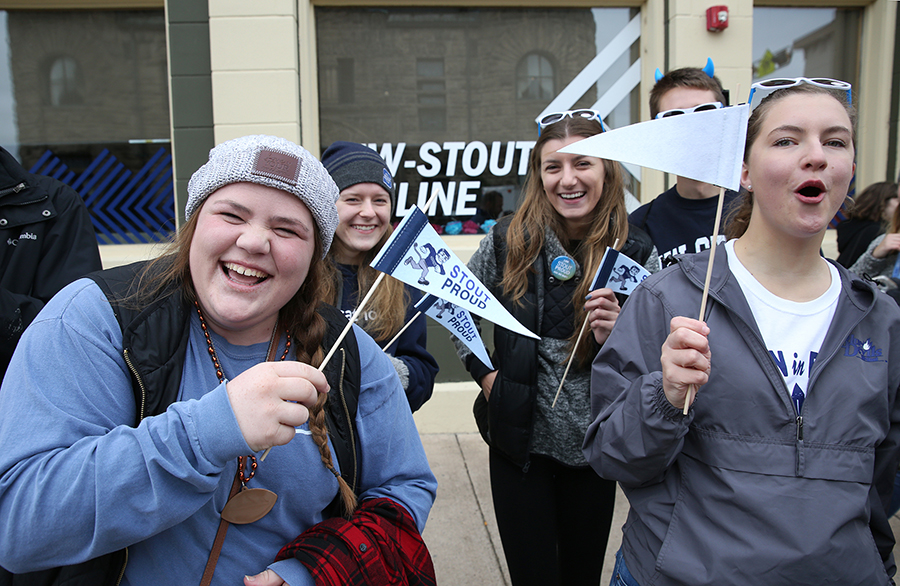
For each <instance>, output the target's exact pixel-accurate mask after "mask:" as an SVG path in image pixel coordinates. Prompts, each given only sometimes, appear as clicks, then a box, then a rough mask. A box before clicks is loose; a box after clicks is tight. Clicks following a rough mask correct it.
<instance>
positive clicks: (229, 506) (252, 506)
mask: <svg viewBox="0 0 900 586" xmlns="http://www.w3.org/2000/svg"><path fill="white" fill-rule="evenodd" d="M194 307H195V308H196V309H197V316H198V317H199V318H200V329H201V330H203V336H204V337H205V338H206V345H207V347H208V349H209V356H210V358H212V362H213V366H214V367H215V368H216V377H217V378H218V379H219V382H220V383H224V382H225V373H224V372H223V371H222V365H221V364H220V363H219V356H218V355H217V354H216V349H215V347H214V346H213V342H212V338H211V337H210V335H209V329H208V328H207V326H206V320H205V319H204V318H203V312H202V311H201V310H200V304H199V303H197V302H196V301H194ZM277 333H278V324H277V323H276V324H275V328H274V329H273V330H272V339H271V340H269V350H268V352H267V353H266V361H267V362H268V361H271V360H272V359H273V358H274V355H275V350H276V345H275V343H276V340H277ZM285 336H286V337H287V341H286V342H285V344H284V352H283V353H282V354H281V358H280V360H282V361H283V360H284V359H286V358H287V355H288V352H290V350H291V333H290V332H289V331H287V330H285ZM258 465H259V464H258V462H257V461H256V456H254V455H252V454H251V455H249V456H238V469H237V474H238V477H239V478H240V480H241V491H240V492H239V493H238V494H236V495H234V497H232V498H230V499H229V500H228V502H227V503H226V504H225V508H224V509H222V518H223V519H225V520H226V521H228V522H229V523H235V524H239V525H240V524H246V523H253V522H254V521H258V520H259V519H262V518H263V517H265V516H266V515H267V514H268V513H269V511H271V510H272V507H274V506H275V501H276V500H277V499H278V496H277V495H276V494H275V493H274V492H272V491H271V490H266V489H264V488H247V483H248V482H250V480H251V479H252V478H253V477H254V476H256V468H257V467H258ZM248 466H249V468H250V471H249V472H247V467H248Z"/></svg>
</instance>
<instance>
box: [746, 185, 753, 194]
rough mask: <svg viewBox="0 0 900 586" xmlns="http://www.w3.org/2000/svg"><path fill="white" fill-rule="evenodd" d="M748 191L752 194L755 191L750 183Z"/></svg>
mask: <svg viewBox="0 0 900 586" xmlns="http://www.w3.org/2000/svg"><path fill="white" fill-rule="evenodd" d="M747 191H750V192H752V191H753V186H752V185H750V184H749V183H748V184H747Z"/></svg>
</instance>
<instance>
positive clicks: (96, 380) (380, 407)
mask: <svg viewBox="0 0 900 586" xmlns="http://www.w3.org/2000/svg"><path fill="white" fill-rule="evenodd" d="M354 333H355V334H356V339H357V343H358V345H359V350H360V363H361V372H362V373H363V380H362V381H361V390H360V397H359V408H358V412H357V416H356V423H357V430H358V433H359V442H358V445H359V446H361V452H362V453H361V456H362V478H361V483H360V484H361V487H362V489H363V493H362V495H361V500H362V499H366V498H376V497H388V498H391V499H393V500H394V501H396V502H397V503H399V504H401V505H403V506H404V507H405V508H406V509H407V510H408V511H409V512H410V513H411V514H412V516H413V518H414V519H415V521H416V524H417V526H418V528H419V530H420V531H421V530H422V529H423V528H424V525H425V520H426V519H427V516H428V512H429V510H430V509H431V506H432V504H433V502H434V498H435V493H436V489H437V482H436V480H435V478H434V475H433V474H432V473H431V470H430V469H429V466H428V461H427V459H426V457H425V453H424V450H423V448H422V444H421V441H420V440H419V436H418V433H417V430H416V427H415V424H414V422H413V418H412V415H411V414H410V410H409V406H408V404H407V400H406V396H405V395H404V393H403V389H402V388H401V386H400V382H399V380H398V378H397V374H396V371H395V370H394V367H393V366H392V365H391V363H390V361H389V360H388V358H387V357H386V356H385V354H384V352H382V351H381V350H380V348H378V346H377V345H376V344H375V343H374V342H373V341H372V339H371V338H370V337H369V336H368V335H367V334H365V333H364V332H363V331H362V330H361V329H360V328H358V327H355V326H354ZM211 335H212V337H213V344H214V345H215V348H216V353H217V354H218V356H219V360H220V362H221V364H222V366H223V369H224V372H225V375H226V379H232V378H234V377H235V376H237V375H238V374H239V373H241V372H243V371H244V370H246V369H247V368H249V367H250V366H253V365H254V364H257V363H259V362H261V361H263V360H265V354H266V350H267V346H268V344H267V343H262V344H256V345H252V346H235V345H231V344H229V343H228V342H226V341H225V339H224V338H221V337H220V336H217V335H215V333H213V332H211ZM121 338H122V336H121V329H120V326H119V324H118V322H117V321H116V319H115V316H114V315H113V312H112V309H111V307H110V305H109V303H108V302H107V301H106V299H105V296H104V295H103V293H102V292H101V291H100V289H99V287H98V286H97V285H96V284H95V283H94V282H93V281H90V280H87V279H82V280H79V281H76V282H75V283H73V284H71V285H70V286H68V287H66V288H65V289H63V290H62V291H61V292H60V293H59V294H58V295H57V296H56V297H54V298H53V299H52V300H51V301H50V303H48V304H47V306H46V307H45V308H44V310H43V311H41V313H40V314H39V315H38V317H37V318H36V319H35V321H34V322H33V323H32V325H31V326H30V327H29V328H28V329H27V331H26V332H25V334H24V335H23V336H22V339H21V341H20V343H19V346H18V348H17V349H16V353H15V355H14V357H13V360H12V362H11V363H10V368H9V371H8V372H7V375H6V377H5V379H4V381H3V385H2V387H0V446H3V450H0V473H2V476H0V566H3V567H5V568H6V569H8V570H10V571H12V572H16V573H20V572H26V571H33V570H38V569H42V568H48V567H55V566H62V565H69V564H75V563H79V562H81V561H84V560H87V559H91V558H94V557H97V556H99V555H102V554H104V553H107V552H110V551H115V550H118V549H121V548H122V547H125V546H129V560H128V565H127V567H126V574H125V579H124V580H123V584H130V585H138V584H159V583H166V582H171V581H172V580H173V579H175V578H174V575H177V576H178V578H177V581H178V582H182V583H194V582H199V581H200V576H201V574H202V572H203V568H204V566H205V564H206V560H207V558H208V556H209V551H210V548H211V547H212V543H213V539H214V537H215V534H216V530H217V529H218V525H219V513H220V511H221V510H222V507H223V506H224V504H225V502H226V500H227V498H228V493H229V490H230V488H231V484H232V480H233V478H234V472H235V468H236V466H237V457H238V456H241V455H248V454H251V453H252V452H251V450H250V447H249V446H248V445H247V443H246V441H245V440H244V438H243V435H242V434H241V431H240V429H239V427H238V425H237V421H236V420H235V416H234V413H233V411H232V409H231V405H230V403H229V399H228V395H227V392H226V388H225V385H224V384H220V383H219V380H218V379H217V377H216V373H215V369H214V367H213V364H212V361H211V359H210V357H209V354H208V348H207V343H206V341H205V339H204V337H203V334H202V331H201V330H200V327H199V320H198V319H197V317H196V316H193V317H192V323H191V328H190V339H189V341H188V347H187V358H186V361H185V366H184V375H183V378H182V382H181V388H180V391H179V400H178V402H176V403H174V404H172V405H171V406H170V407H169V408H168V410H167V411H166V412H165V413H163V414H161V415H157V416H154V417H148V418H146V419H144V420H143V421H142V422H141V423H140V425H138V427H137V428H134V427H131V425H133V423H134V419H135V413H136V407H135V404H134V396H133V394H132V390H131V385H132V383H131V377H130V374H129V371H128V369H127V367H126V365H125V362H124V360H123V358H122V339H121ZM280 344H281V347H280V348H279V354H278V355H279V356H280V353H281V350H282V349H283V345H284V339H282V340H281V342H280ZM333 460H334V463H335V465H336V466H337V465H338V462H337V458H336V457H333ZM248 486H249V487H253V488H266V489H269V490H271V491H273V492H275V493H276V494H277V495H278V501H277V503H276V505H275V507H274V509H273V510H272V511H271V512H270V513H269V514H268V515H266V516H265V517H264V518H262V519H261V520H259V521H257V522H255V523H252V524H249V525H231V526H230V527H229V529H228V533H227V537H226V539H225V543H224V547H223V549H222V554H221V556H220V558H219V561H218V565H217V566H216V571H215V577H214V581H213V583H214V584H230V585H234V584H240V583H241V581H242V579H243V576H244V575H248V574H249V575H253V574H256V573H258V572H261V571H263V570H264V569H266V567H272V568H273V569H274V570H275V571H276V572H278V573H279V575H281V577H282V578H284V579H285V580H286V581H287V582H288V583H289V584H291V585H292V586H299V585H302V584H310V585H311V584H313V582H312V580H311V578H310V576H309V574H308V572H306V570H305V568H303V566H302V565H301V564H300V563H299V562H297V561H296V560H288V561H285V562H279V563H278V564H274V565H271V562H272V560H273V559H274V557H275V555H276V553H277V552H278V550H279V549H280V548H281V547H282V546H283V545H284V544H286V543H287V542H289V541H290V540H292V539H293V538H294V537H296V536H297V535H299V534H300V533H302V532H303V531H304V530H306V529H307V528H309V527H310V526H312V525H314V524H315V523H318V522H319V521H321V520H322V514H321V511H322V510H323V509H324V508H325V507H326V506H327V505H328V504H329V503H330V502H331V500H332V499H333V498H334V495H335V494H336V492H337V481H336V479H335V478H334V476H333V475H332V474H331V473H330V472H328V470H326V468H325V467H324V465H323V464H322V462H321V459H320V457H319V453H318V450H317V448H316V447H315V444H314V443H313V441H312V437H311V436H310V435H309V431H308V427H307V426H306V425H304V426H303V427H302V428H300V432H299V433H298V434H297V435H296V437H295V438H294V439H293V441H291V442H290V443H289V444H287V445H285V446H279V447H275V448H273V449H272V451H271V452H270V454H269V456H268V457H267V458H266V460H265V461H264V462H260V463H259V468H258V470H257V472H256V476H255V477H254V478H253V479H252V480H251V481H250V483H249V485H248Z"/></svg>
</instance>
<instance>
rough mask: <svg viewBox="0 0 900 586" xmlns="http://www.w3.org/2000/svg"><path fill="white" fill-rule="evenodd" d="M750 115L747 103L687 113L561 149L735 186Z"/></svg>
mask: <svg viewBox="0 0 900 586" xmlns="http://www.w3.org/2000/svg"><path fill="white" fill-rule="evenodd" d="M749 118H750V106H748V105H747V104H741V105H740V106H732V107H726V108H719V109H717V110H705V111H703V112H691V113H689V114H681V115H678V116H670V117H668V118H660V119H658V120H649V121H647V122H640V123H638V124H631V125H629V126H622V127H621V128H616V129H614V130H610V131H609V132H603V133H601V134H597V135H594V136H591V137H588V138H586V139H584V140H579V141H577V142H573V143H572V144H570V145H569V146H567V147H565V148H562V149H560V151H559V152H561V153H569V154H575V155H586V156H589V157H599V158H601V159H609V160H611V161H621V162H626V163H633V164H635V165H640V166H642V167H648V168H650V169H657V170H659V171H664V172H666V173H673V174H675V175H678V176H680V177H687V178H689V179H695V180H697V181H703V182H704V183H712V184H713V185H717V186H719V187H724V188H726V189H730V190H732V191H737V190H738V189H740V186H741V163H742V162H743V158H744V142H745V140H746V138H747V120H748V119H749Z"/></svg>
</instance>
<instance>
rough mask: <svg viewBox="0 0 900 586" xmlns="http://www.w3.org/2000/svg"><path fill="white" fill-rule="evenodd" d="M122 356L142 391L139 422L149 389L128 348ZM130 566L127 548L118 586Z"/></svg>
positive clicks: (117, 582) (117, 581)
mask: <svg viewBox="0 0 900 586" xmlns="http://www.w3.org/2000/svg"><path fill="white" fill-rule="evenodd" d="M122 355H123V356H124V357H125V364H126V365H127V366H128V370H129V371H130V372H131V374H132V375H133V376H134V380H136V381H137V384H138V388H139V389H141V408H140V411H139V412H138V422H140V421H142V420H143V419H144V409H145V408H146V405H147V387H146V386H144V379H142V378H141V375H140V373H139V372H138V369H137V367H136V366H135V365H134V362H132V361H131V353H130V352H129V351H128V348H124V349H123V350H122ZM127 566H128V548H127V547H126V548H125V561H123V562H122V569H121V570H119V578H118V580H116V586H119V584H121V583H122V578H124V577H125V568H126V567H127Z"/></svg>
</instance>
